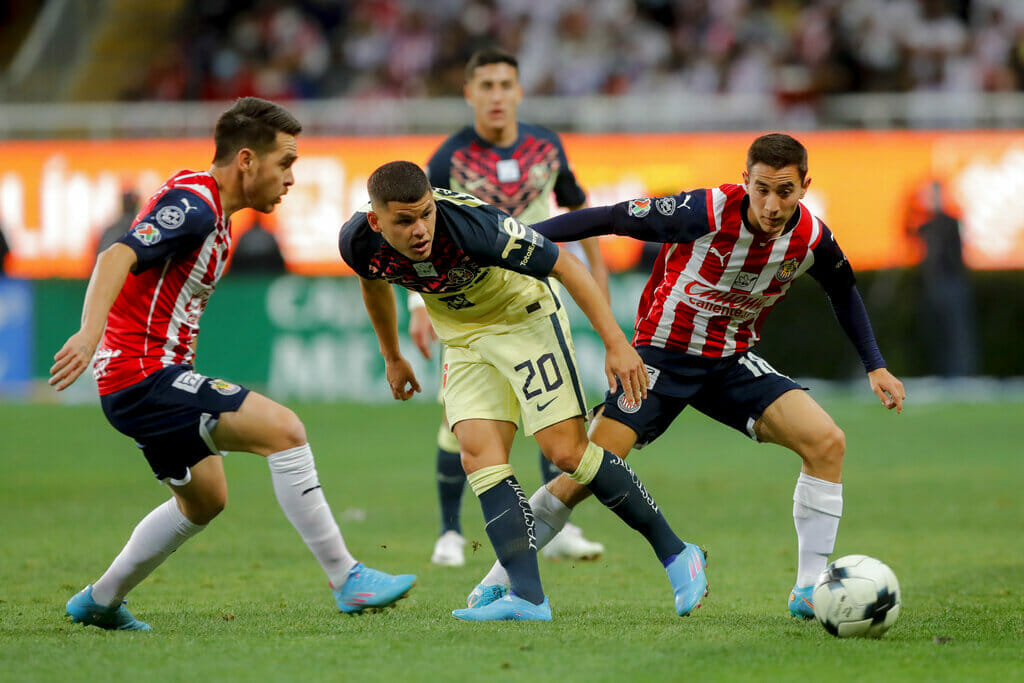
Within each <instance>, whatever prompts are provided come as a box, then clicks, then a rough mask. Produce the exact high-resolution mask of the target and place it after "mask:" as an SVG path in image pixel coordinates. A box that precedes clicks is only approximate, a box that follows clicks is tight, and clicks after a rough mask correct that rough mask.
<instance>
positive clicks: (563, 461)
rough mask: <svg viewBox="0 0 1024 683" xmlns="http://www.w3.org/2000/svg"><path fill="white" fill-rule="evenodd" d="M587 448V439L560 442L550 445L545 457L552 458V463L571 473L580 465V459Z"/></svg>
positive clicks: (545, 451)
mask: <svg viewBox="0 0 1024 683" xmlns="http://www.w3.org/2000/svg"><path fill="white" fill-rule="evenodd" d="M586 448H587V442H586V441H585V440H584V441H575V440H574V441H565V442H560V443H557V444H553V445H548V447H547V448H546V449H545V450H544V457H546V458H547V459H548V460H550V461H551V464H553V465H554V466H555V467H557V468H558V469H560V470H562V471H563V472H569V473H570V474H571V473H572V472H575V471H576V468H578V467H579V466H580V459H581V458H582V457H583V451H585V450H586Z"/></svg>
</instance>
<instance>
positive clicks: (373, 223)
mask: <svg viewBox="0 0 1024 683" xmlns="http://www.w3.org/2000/svg"><path fill="white" fill-rule="evenodd" d="M366 220H367V221H368V222H369V223H370V230H373V231H374V232H380V216H378V215H377V212H376V211H373V210H372V209H371V210H370V211H367V212H366Z"/></svg>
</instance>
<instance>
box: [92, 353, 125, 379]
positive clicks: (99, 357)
mask: <svg viewBox="0 0 1024 683" xmlns="http://www.w3.org/2000/svg"><path fill="white" fill-rule="evenodd" d="M120 355H121V349H100V350H99V351H97V352H96V357H95V362H94V363H93V366H92V378H93V379H99V378H101V377H105V376H106V374H107V366H108V365H110V360H111V359H112V358H117V357H118V356H120Z"/></svg>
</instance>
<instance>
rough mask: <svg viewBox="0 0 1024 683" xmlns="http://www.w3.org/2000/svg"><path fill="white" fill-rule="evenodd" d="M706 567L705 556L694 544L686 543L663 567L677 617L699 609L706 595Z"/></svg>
mask: <svg viewBox="0 0 1024 683" xmlns="http://www.w3.org/2000/svg"><path fill="white" fill-rule="evenodd" d="M707 565H708V562H707V554H706V553H705V552H704V551H703V550H701V549H700V547H699V546H698V545H697V544H696V543H687V544H686V548H685V549H684V550H683V552H681V553H679V554H678V555H676V558H675V559H674V560H672V562H670V563H669V565H668V566H667V567H665V571H666V572H667V573H668V580H669V581H670V582H671V583H672V593H673V594H674V595H675V598H676V612H678V613H679V616H681V617H685V616H686V615H688V614H689V613H690V612H692V611H693V610H695V609H697V608H698V607H700V600H701V598H703V597H704V596H705V595H707V594H708V578H707V575H706V574H705V573H704V568H705V567H706V566H707Z"/></svg>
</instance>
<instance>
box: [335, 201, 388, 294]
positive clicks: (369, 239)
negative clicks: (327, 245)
mask: <svg viewBox="0 0 1024 683" xmlns="http://www.w3.org/2000/svg"><path fill="white" fill-rule="evenodd" d="M378 245H379V236H378V235H377V233H375V232H373V230H371V229H370V223H369V221H368V220H367V218H366V212H365V211H357V212H356V213H355V214H353V215H352V218H349V219H348V221H347V222H346V223H345V225H343V226H341V231H340V232H339V233H338V251H339V252H341V260H342V261H344V262H345V263H347V264H348V267H349V268H351V269H352V270H354V271H355V272H356V274H357V275H359V276H360V277H363V278H366V279H368V280H376V279H378V278H379V275H376V274H374V273H371V272H370V255H371V254H372V253H373V252H374V250H375V249H376V248H377V246H378Z"/></svg>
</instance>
